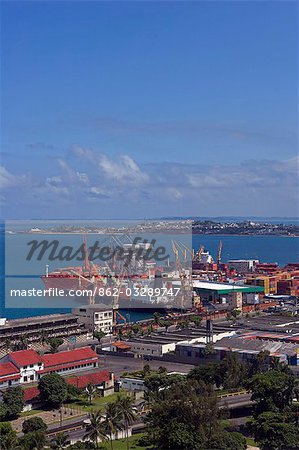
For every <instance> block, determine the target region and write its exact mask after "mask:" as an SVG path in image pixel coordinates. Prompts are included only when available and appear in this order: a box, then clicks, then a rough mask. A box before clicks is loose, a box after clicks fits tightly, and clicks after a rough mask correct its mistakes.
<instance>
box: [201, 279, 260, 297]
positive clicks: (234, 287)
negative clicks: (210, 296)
mask: <svg viewBox="0 0 299 450" xmlns="http://www.w3.org/2000/svg"><path fill="white" fill-rule="evenodd" d="M193 287H194V288H195V289H201V290H207V291H217V292H218V293H219V294H228V293H230V292H246V293H251V292H264V288H263V287H262V286H245V285H244V284H242V285H240V284H233V283H210V282H209V281H199V280H193Z"/></svg>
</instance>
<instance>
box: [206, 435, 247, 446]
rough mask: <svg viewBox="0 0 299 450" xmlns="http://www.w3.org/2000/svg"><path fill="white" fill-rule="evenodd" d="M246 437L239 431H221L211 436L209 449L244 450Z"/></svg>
mask: <svg viewBox="0 0 299 450" xmlns="http://www.w3.org/2000/svg"><path fill="white" fill-rule="evenodd" d="M246 448H247V444H246V439H245V438H244V436H243V435H242V434H241V433H236V432H227V431H222V432H220V433H217V434H216V435H215V436H212V439H211V441H210V445H209V450H246Z"/></svg>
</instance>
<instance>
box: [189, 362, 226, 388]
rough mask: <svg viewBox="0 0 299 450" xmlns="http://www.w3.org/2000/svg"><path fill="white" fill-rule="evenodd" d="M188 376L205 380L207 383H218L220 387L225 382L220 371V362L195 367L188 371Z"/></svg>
mask: <svg viewBox="0 0 299 450" xmlns="http://www.w3.org/2000/svg"><path fill="white" fill-rule="evenodd" d="M187 378H189V379H193V380H197V381H203V382H204V383H205V384H211V385H214V384H216V386H217V387H220V386H221V384H222V382H223V377H222V376H221V374H220V372H219V364H217V363H209V364H207V365H204V366H197V367H194V368H193V369H191V370H190V372H189V373H188V375H187Z"/></svg>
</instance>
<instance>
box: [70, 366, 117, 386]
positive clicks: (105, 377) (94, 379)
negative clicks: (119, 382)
mask: <svg viewBox="0 0 299 450" xmlns="http://www.w3.org/2000/svg"><path fill="white" fill-rule="evenodd" d="M109 380H110V372H109V370H101V371H99V372H94V373H89V374H87V375H78V376H77V377H71V378H67V380H66V381H67V383H69V384H72V385H73V386H76V387H77V388H80V389H82V388H85V387H86V386H87V385H88V384H89V383H90V384H93V385H94V386H98V385H99V384H101V383H103V381H109Z"/></svg>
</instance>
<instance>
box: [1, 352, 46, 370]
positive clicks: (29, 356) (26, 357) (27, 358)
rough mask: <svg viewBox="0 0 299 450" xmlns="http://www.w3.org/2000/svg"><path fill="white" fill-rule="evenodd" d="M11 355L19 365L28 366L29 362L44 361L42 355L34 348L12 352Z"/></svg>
mask: <svg viewBox="0 0 299 450" xmlns="http://www.w3.org/2000/svg"><path fill="white" fill-rule="evenodd" d="M9 357H10V358H11V359H12V360H13V362H15V363H17V365H18V366H28V365H29V364H37V363H39V362H42V358H41V356H40V355H39V354H38V353H37V352H36V351H34V350H32V349H29V350H19V351H17V352H12V353H10V354H9Z"/></svg>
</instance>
